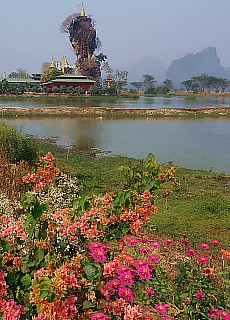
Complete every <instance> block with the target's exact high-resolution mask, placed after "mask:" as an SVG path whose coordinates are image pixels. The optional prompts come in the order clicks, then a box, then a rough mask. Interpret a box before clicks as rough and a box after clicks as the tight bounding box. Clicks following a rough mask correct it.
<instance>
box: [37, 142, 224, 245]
mask: <svg viewBox="0 0 230 320" xmlns="http://www.w3.org/2000/svg"><path fill="white" fill-rule="evenodd" d="M42 149H43V151H44V152H46V151H51V152H53V154H54V155H55V157H56V161H57V166H58V167H59V168H60V169H61V170H62V171H64V172H65V173H67V174H70V175H73V176H75V177H76V178H77V179H78V182H79V184H80V189H79V190H80V193H82V194H86V193H94V194H98V193H105V192H108V193H116V192H118V191H119V190H121V189H122V188H125V179H124V177H123V175H122V173H121V170H120V167H121V166H129V167H132V168H136V169H140V168H141V167H142V161H139V160H136V159H130V158H126V157H119V156H115V157H114V156H104V157H100V158H99V157H98V158H97V157H96V158H95V157H92V156H87V155H84V154H79V153H77V152H68V151H67V150H64V149H62V148H59V147H57V146H55V145H53V144H47V143H46V144H43V146H42ZM175 179H176V183H175V185H174V187H172V183H171V182H170V183H165V184H162V185H161V188H160V189H158V190H156V191H155V193H154V197H155V205H156V206H157V207H158V208H159V211H158V213H157V214H156V215H155V216H154V218H153V220H152V225H151V227H150V230H149V231H151V232H153V233H154V232H157V233H162V234H164V235H169V236H174V237H177V236H179V235H180V234H181V233H188V234H189V236H190V238H191V239H193V240H194V241H207V240H210V239H218V240H220V241H221V242H222V243H223V244H225V245H227V246H229V241H230V197H229V191H230V177H229V176H224V175H221V174H218V173H213V172H207V171H199V170H190V169H185V168H178V169H177V172H176V177H175ZM165 189H172V191H173V192H172V194H171V195H170V196H169V197H168V201H167V208H166V199H165V198H163V195H162V194H163V191H164V190H165Z"/></svg>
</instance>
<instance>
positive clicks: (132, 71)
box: [125, 57, 167, 82]
mask: <svg viewBox="0 0 230 320" xmlns="http://www.w3.org/2000/svg"><path fill="white" fill-rule="evenodd" d="M125 70H127V71H128V73H129V75H128V77H129V82H132V81H141V80H142V76H143V75H144V74H151V75H153V76H154V78H155V79H156V80H157V81H158V82H162V81H164V80H165V79H166V71H167V68H165V67H164V66H163V65H162V63H161V62H160V60H159V59H157V58H154V57H146V58H143V59H141V60H139V61H138V62H136V63H135V64H133V65H130V66H128V67H125Z"/></svg>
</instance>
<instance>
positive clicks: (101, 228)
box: [0, 154, 230, 320]
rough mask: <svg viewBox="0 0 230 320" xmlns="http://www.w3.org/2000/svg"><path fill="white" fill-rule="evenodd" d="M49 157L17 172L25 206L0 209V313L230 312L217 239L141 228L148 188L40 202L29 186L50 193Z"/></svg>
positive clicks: (48, 318)
mask: <svg viewBox="0 0 230 320" xmlns="http://www.w3.org/2000/svg"><path fill="white" fill-rule="evenodd" d="M53 161H54V159H53V156H52V154H48V155H46V156H45V157H43V158H41V159H40V161H39V163H38V166H37V170H35V171H34V172H33V173H32V172H30V173H29V174H27V175H26V176H25V177H24V179H23V180H24V182H25V183H28V184H29V186H30V187H31V188H32V189H33V191H28V192H27V193H25V194H24V195H23V197H22V200H21V205H22V208H23V210H24V211H23V212H24V214H22V215H21V216H20V217H19V218H18V217H14V216H13V215H12V214H7V212H6V213H5V214H3V215H1V217H0V241H1V251H0V313H1V314H0V316H1V317H2V319H4V320H5V319H7V320H8V319H11V320H17V319H34V320H59V319H60V320H63V319H65V320H70V319H89V320H95V319H100V320H116V319H117V320H119V319H124V320H132V319H135V320H136V319H140V320H149V319H150V320H151V319H152V320H153V319H164V320H170V319H194V320H195V319H200V320H202V319H229V318H230V315H229V313H228V311H227V309H228V308H229V300H230V299H229V298H230V297H229V290H228V289H229V288H228V285H229V257H230V254H229V250H227V249H222V248H221V243H220V242H219V241H218V240H215V239H214V240H213V239H212V240H210V243H207V242H201V243H200V244H198V245H196V244H193V243H191V242H190V241H189V239H188V236H187V235H186V234H183V235H182V237H181V239H171V238H168V237H165V238H162V237H160V236H158V235H157V234H154V235H152V234H145V233H143V227H144V225H145V224H147V223H148V222H149V221H150V217H151V216H152V215H153V214H156V213H157V207H156V206H155V205H154V202H153V197H152V195H151V193H150V191H149V190H145V191H142V192H140V193H137V192H136V191H135V192H134V191H132V190H128V191H123V192H120V193H119V194H118V195H113V196H111V195H109V194H105V195H103V196H91V197H88V196H85V197H82V198H77V199H75V200H74V202H73V205H72V206H69V207H64V208H59V209H56V208H55V206H51V207H48V206H47V205H46V204H45V203H44V202H42V201H41V199H39V197H38V196H37V195H38V194H37V193H36V192H35V189H36V188H38V189H39V190H40V191H39V192H41V191H44V192H45V190H46V189H47V188H48V189H47V190H48V191H47V192H48V193H49V190H50V188H51V183H52V182H53V180H54V179H55V177H56V176H57V174H59V171H58V170H57V169H56V167H55V166H54V164H53V163H54V162H53ZM39 195H40V196H41V193H39ZM54 210H55V211H54Z"/></svg>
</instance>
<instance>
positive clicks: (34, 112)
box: [0, 106, 230, 118]
mask: <svg viewBox="0 0 230 320" xmlns="http://www.w3.org/2000/svg"><path fill="white" fill-rule="evenodd" d="M0 113H1V116H2V117H3V116H49V115H51V116H53V115H55V116H58V115H60V116H65V115H68V116H69V115H71V116H85V117H129V118H130V117H170V118H171V117H173V118H174V117H176V118H178V117H181V118H184V117H185V118H186V117H191V118H204V117H221V118H230V106H226V107H218V108H216V107H215V108H160V109H138V108H135V109H133V108H132V109H131V108H126V109H123V108H103V107H90V108H75V107H65V108H21V107H7V106H5V107H4V106H1V107H0Z"/></svg>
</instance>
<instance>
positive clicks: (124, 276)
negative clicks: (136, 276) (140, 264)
mask: <svg viewBox="0 0 230 320" xmlns="http://www.w3.org/2000/svg"><path fill="white" fill-rule="evenodd" d="M119 278H120V280H121V282H122V283H123V284H125V285H130V284H133V283H134V281H133V275H132V273H131V272H130V271H125V272H122V273H120V274H119Z"/></svg>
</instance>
